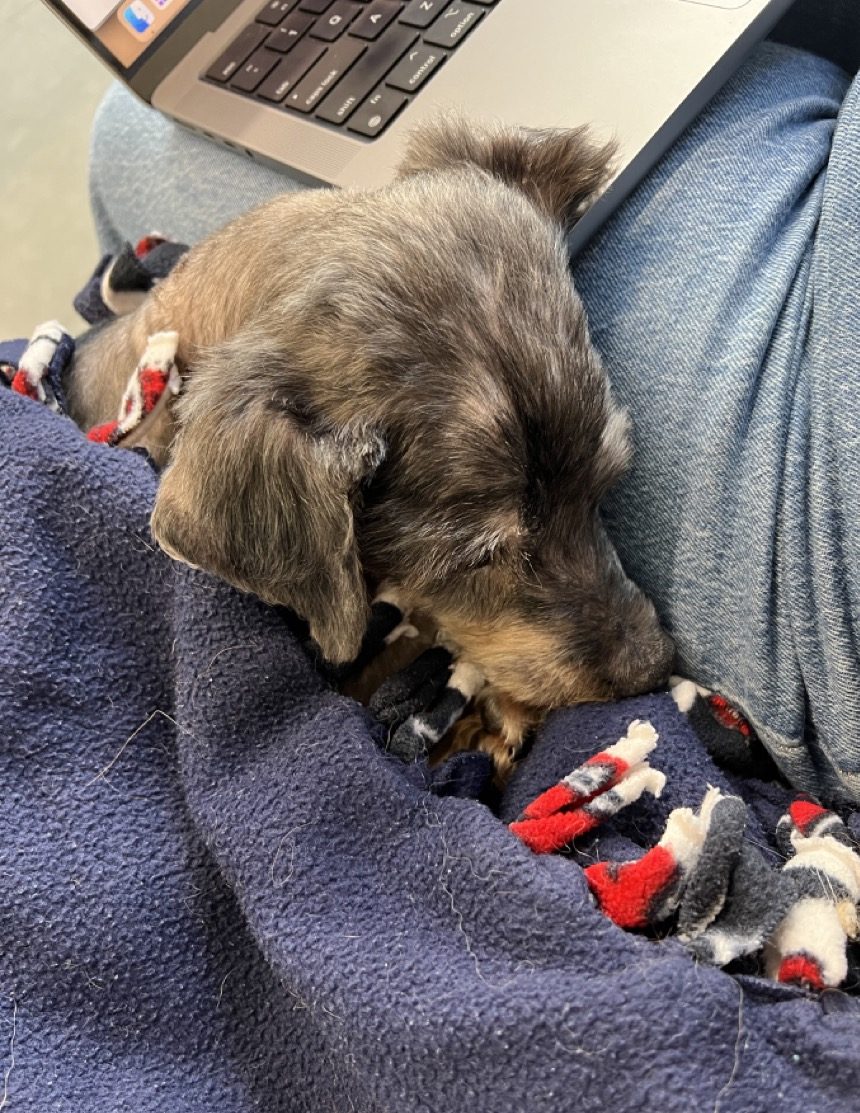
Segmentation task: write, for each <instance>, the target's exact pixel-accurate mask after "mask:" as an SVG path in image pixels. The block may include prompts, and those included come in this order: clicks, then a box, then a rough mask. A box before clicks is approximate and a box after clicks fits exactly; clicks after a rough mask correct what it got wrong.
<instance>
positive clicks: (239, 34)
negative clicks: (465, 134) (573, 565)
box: [45, 0, 792, 250]
mask: <svg viewBox="0 0 860 1113" xmlns="http://www.w3.org/2000/svg"><path fill="white" fill-rule="evenodd" d="M45 2H46V3H48V4H49V6H50V7H52V8H53V9H54V10H55V11H56V12H57V14H58V15H60V17H61V18H62V19H63V20H64V21H65V22H66V23H67V24H69V25H70V26H71V27H72V28H73V29H74V30H75V31H76V32H77V34H78V35H79V36H80V37H81V38H82V39H83V40H84V41H85V42H86V43H87V45H89V46H90V47H91V48H92V49H93V50H94V51H95V52H96V53H97V54H98V55H99V56H100V57H101V58H102V59H103V60H104V61H105V62H106V63H107V64H108V65H109V66H110V67H111V69H113V70H114V72H115V73H116V74H117V75H118V76H119V77H120V78H121V79H122V80H123V81H124V82H125V83H126V84H127V85H128V86H129V87H130V88H131V89H132V90H133V91H134V92H136V93H137V94H138V95H139V96H141V97H142V98H144V99H145V100H147V101H149V102H151V103H152V104H153V105H155V107H156V108H158V109H160V110H161V111H162V112H164V113H166V114H167V115H168V116H172V117H173V118H174V119H176V120H178V121H179V122H180V123H182V124H184V125H185V126H186V127H189V128H192V129H193V130H195V131H198V132H202V133H203V134H205V135H207V136H209V137H210V138H212V139H216V140H218V141H219V142H221V143H225V144H227V145H228V146H230V147H234V148H237V149H239V150H241V151H243V152H244V153H245V154H247V155H249V156H250V157H251V158H258V159H262V160H265V161H267V162H273V163H276V164H279V165H281V166H285V167H289V168H290V170H291V171H293V173H294V174H296V175H298V176H299V177H301V178H304V179H307V180H308V181H309V182H314V183H319V182H325V183H328V184H330V185H335V186H357V187H373V186H378V185H380V184H382V183H384V182H385V181H387V180H388V179H390V178H391V176H392V174H393V171H394V167H395V166H396V165H397V163H398V161H399V159H400V155H401V151H402V148H403V143H404V139H405V137H406V135H407V133H408V132H409V130H410V129H411V128H412V127H413V125H415V124H416V123H418V122H419V121H420V120H423V119H425V118H427V117H429V116H436V115H438V114H439V113H440V112H441V113H444V112H450V111H454V110H456V111H458V112H461V113H465V114H467V115H470V116H474V117H476V118H480V119H494V120H502V121H505V122H508V123H517V124H526V125H528V126H531V127H571V126H575V125H578V124H582V123H590V124H592V125H593V126H594V127H595V129H596V131H597V133H598V134H599V135H602V136H606V137H609V136H612V137H614V138H615V139H616V141H617V142H618V144H619V149H620V156H621V157H620V161H619V168H618V174H617V177H616V179H615V181H614V182H613V183H612V185H611V187H610V188H609V189H608V190H607V191H606V193H605V194H604V196H603V197H602V198H601V199H600V201H598V203H597V204H596V205H595V206H594V208H593V209H592V210H591V211H590V212H589V213H588V214H587V216H586V218H585V219H584V220H582V221H581V222H580V224H579V225H578V226H577V228H576V230H575V233H574V237H573V239H572V242H571V247H572V249H573V250H576V249H577V248H578V247H580V246H581V245H582V244H583V243H584V242H585V241H586V240H587V239H588V237H589V236H590V235H591V234H592V233H593V231H594V230H595V228H597V227H598V226H599V224H600V223H601V222H602V221H603V220H604V219H605V218H606V216H607V215H608V214H609V213H610V212H611V210H612V209H613V208H614V207H615V205H617V204H618V202H619V201H620V200H621V199H622V198H623V197H624V196H626V195H627V193H629V192H630V190H631V189H632V188H633V186H634V185H635V184H636V183H637V182H638V181H639V180H640V179H641V177H642V176H643V174H644V173H645V172H646V171H647V170H648V169H649V168H650V167H651V166H652V165H653V164H654V162H656V160H657V158H658V157H659V156H660V154H662V152H663V151H664V150H665V149H666V148H667V147H668V146H669V144H670V143H671V141H672V140H673V139H674V138H675V137H676V136H677V135H678V134H679V133H680V132H681V130H682V129H683V128H684V127H685V126H686V124H688V123H689V122H690V120H691V119H692V118H693V117H694V116H695V114H696V113H697V112H698V111H699V110H700V109H701V108H702V106H703V105H704V104H705V103H706V101H707V100H708V99H709V98H710V97H711V96H712V95H713V94H714V93H715V92H716V90H717V89H718V88H719V87H720V85H721V84H722V83H723V82H724V81H725V80H726V79H727V78H728V77H729V76H730V75H731V74H732V72H733V71H734V70H735V69H736V68H737V66H738V65H739V64H740V62H741V60H742V59H743V57H744V55H745V54H746V52H747V51H748V50H749V49H750V47H752V46H753V45H754V44H755V43H756V42H757V41H758V40H759V39H761V38H763V37H764V36H765V35H766V34H767V33H768V31H769V30H770V29H771V28H772V26H773V25H774V24H775V23H776V21H777V20H778V18H779V17H780V16H781V15H782V14H783V13H784V12H785V11H786V10H787V9H788V8H789V7H790V5H791V3H792V0H120V2H119V3H117V0H45Z"/></svg>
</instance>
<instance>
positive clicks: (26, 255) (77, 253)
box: [0, 0, 111, 339]
mask: <svg viewBox="0 0 860 1113" xmlns="http://www.w3.org/2000/svg"><path fill="white" fill-rule="evenodd" d="M0 44H2V46H3V58H4V60H5V64H4V71H5V72H4V80H3V84H2V88H0V168H2V169H0V245H2V248H0V251H2V255H0V339H8V338H10V337H14V336H29V335H30V333H31V332H32V331H33V329H34V328H35V326H36V325H38V324H39V323H41V322H42V321H46V320H50V319H51V318H56V319H57V320H59V321H60V322H61V323H62V324H64V325H65V326H66V327H67V328H68V329H70V331H72V332H77V331H78V330H79V329H81V328H82V327H83V326H82V323H81V321H80V319H79V318H78V317H77V315H76V314H75V312H74V311H73V309H72V297H73V295H74V294H75V293H76V292H77V290H78V289H79V288H80V286H81V285H82V284H83V282H84V281H85V280H86V278H87V277H88V276H89V273H90V272H91V270H92V268H93V267H94V266H95V264H96V262H97V261H98V246H97V244H96V238H95V233H94V231H93V227H92V221H91V219H90V213H89V205H88V201H87V148H88V144H89V130H90V122H91V120H92V117H93V112H94V111H95V108H96V105H97V104H98V102H99V100H100V99H101V96H102V94H103V93H104V91H105V89H106V88H107V86H108V84H109V83H110V80H111V76H110V74H109V72H108V71H107V69H105V67H104V66H103V65H102V64H101V63H100V62H99V61H98V59H96V58H95V57H94V56H93V55H92V54H90V53H89V52H88V51H87V49H86V48H85V47H84V46H83V45H82V44H81V43H80V42H78V40H77V39H76V38H75V37H74V36H73V35H72V34H71V33H70V32H69V31H68V30H67V29H66V28H65V27H64V26H63V25H62V24H61V23H60V22H59V20H58V19H57V18H56V17H55V16H54V15H53V14H52V12H51V11H50V10H49V9H48V8H46V7H45V6H44V5H43V4H42V3H41V2H40V0H0Z"/></svg>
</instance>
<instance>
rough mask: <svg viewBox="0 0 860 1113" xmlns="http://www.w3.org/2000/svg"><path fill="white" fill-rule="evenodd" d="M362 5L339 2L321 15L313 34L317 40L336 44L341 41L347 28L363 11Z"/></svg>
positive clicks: (346, 1)
mask: <svg viewBox="0 0 860 1113" xmlns="http://www.w3.org/2000/svg"><path fill="white" fill-rule="evenodd" d="M361 8H362V5H361V4H354V3H350V2H349V0H337V3H336V4H335V6H334V7H333V8H330V9H329V10H328V11H327V12H326V13H325V14H324V15H321V16H320V17H319V19H318V20H317V21H316V23H315V24H314V27H313V30H312V31H311V34H312V35H313V37H314V38H315V39H325V40H326V42H334V40H335V39H339V38H340V36H341V35H342V34H343V33H344V31H345V30H346V29H347V27H348V26H349V25H350V23H352V21H353V20H354V19H355V17H356V16H357V15H358V13H359V12H360V11H361Z"/></svg>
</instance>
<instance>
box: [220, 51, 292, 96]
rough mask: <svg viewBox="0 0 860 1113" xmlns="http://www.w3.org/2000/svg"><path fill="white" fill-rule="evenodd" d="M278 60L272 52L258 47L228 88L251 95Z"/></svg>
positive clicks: (277, 56)
mask: <svg viewBox="0 0 860 1113" xmlns="http://www.w3.org/2000/svg"><path fill="white" fill-rule="evenodd" d="M279 59H280V55H279V54H276V53H275V51H274V50H266V48H265V47H260V49H259V50H255V51H254V53H253V54H252V55H251V57H250V58H249V59H248V61H247V62H246V63H245V65H244V66H242V68H241V69H240V70H239V72H238V73H237V74H236V76H235V77H234V78H233V80H232V81H231V82H230V88H231V89H238V90H239V91H240V92H241V93H253V91H254V90H255V89H256V88H257V86H258V85H259V84H260V82H261V81H262V80H263V78H264V77H268V75H269V74H270V73H271V72H272V70H273V69H274V68H275V65H276V64H277V62H278V61H279Z"/></svg>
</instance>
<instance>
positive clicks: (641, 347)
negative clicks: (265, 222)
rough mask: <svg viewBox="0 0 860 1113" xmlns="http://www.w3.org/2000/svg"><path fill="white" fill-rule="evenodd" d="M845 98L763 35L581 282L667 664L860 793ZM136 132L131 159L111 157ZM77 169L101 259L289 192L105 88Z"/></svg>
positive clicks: (616, 500) (835, 785)
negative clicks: (130, 242)
mask: <svg viewBox="0 0 860 1113" xmlns="http://www.w3.org/2000/svg"><path fill="white" fill-rule="evenodd" d="M848 89H849V81H848V78H847V77H846V76H845V75H844V73H843V72H842V71H841V70H839V69H837V68H836V67H835V66H833V65H831V64H830V63H828V62H826V61H823V60H822V59H820V58H817V57H814V56H812V55H809V54H805V53H803V52H801V51H798V50H793V49H791V48H789V47H785V46H776V45H773V44H765V45H764V46H763V47H761V48H760V49H759V50H758V51H757V52H756V53H755V54H754V55H753V56H752V58H751V59H750V61H749V62H748V63H747V65H746V66H745V67H744V69H743V70H742V71H741V72H740V73H739V74H738V75H737V77H736V78H735V79H734V80H733V81H732V83H731V84H730V85H729V86H728V87H727V88H726V89H725V90H724V92H723V93H722V94H721V95H720V96H719V97H718V98H717V100H715V101H714V102H713V103H712V105H711V106H710V108H709V109H708V110H707V111H706V112H705V113H704V114H703V115H702V116H701V117H700V118H699V120H698V121H697V122H696V124H695V125H694V126H693V127H692V128H690V129H689V131H688V132H687V133H686V134H685V135H684V137H682V139H681V140H680V141H679V142H678V143H677V144H676V145H675V147H674V148H673V149H672V151H671V152H670V153H669V155H668V156H667V157H666V158H665V159H664V160H663V161H662V162H661V163H660V165H659V166H658V167H657V168H656V169H655V170H654V171H653V172H652V173H651V175H650V176H649V177H648V179H647V180H646V181H645V182H644V183H643V185H642V186H641V187H640V188H639V190H638V191H637V192H636V193H635V194H634V195H633V197H632V198H630V200H629V201H628V202H626V203H625V205H624V206H623V208H622V209H621V210H620V211H619V213H618V214H617V216H616V217H615V218H614V219H613V220H612V221H611V223H610V224H609V225H608V226H607V227H606V228H605V230H604V231H603V232H602V233H601V235H600V236H599V238H598V239H597V240H596V241H595V242H594V243H593V245H592V246H591V247H590V248H589V250H588V251H587V252H586V254H584V255H583V256H582V257H581V258H580V259H579V260H578V261H577V263H576V267H575V278H576V282H577V285H578V287H579V289H580V291H581V292H582V294H583V296H584V298H585V300H586V303H587V305H588V309H589V314H590V319H591V322H592V330H593V335H594V339H595V342H596V344H597V346H598V348H599V349H600V350H601V352H602V353H603V354H604V356H605V359H606V362H607V365H608V367H609V371H610V375H611V377H612V380H613V383H614V385H615V389H616V393H617V395H618V397H619V398H620V400H621V401H623V402H624V403H625V404H626V405H627V406H629V408H630V410H631V413H632V415H633V418H634V423H635V430H636V446H637V451H636V458H635V464H634V468H633V470H632V473H631V475H630V476H629V477H628V478H627V479H626V480H625V481H624V482H623V484H622V485H621V486H620V487H619V488H618V490H617V492H616V493H615V494H614V495H613V496H612V497H611V499H610V500H609V501H608V503H607V507H606V516H607V522H608V524H609V527H610V530H611V532H612V534H613V536H614V538H615V540H616V543H617V545H618V548H619V551H620V553H621V556H622V559H623V561H624V562H625V565H626V566H627V568H628V569H629V571H630V573H631V575H632V576H633V577H634V578H635V579H637V580H638V581H639V582H640V583H641V584H642V585H643V587H644V588H645V589H646V590H647V591H648V592H650V593H651V595H652V596H653V597H654V599H655V601H656V602H657V605H658V607H659V609H660V611H661V613H662V614H663V616H664V617H665V619H666V621H667V624H668V625H669V627H670V628H671V630H672V633H673V634H674V636H675V638H676V639H677V642H678V647H679V655H680V660H679V671H681V672H683V673H685V674H687V675H691V676H693V677H695V678H696V679H697V680H700V681H701V682H702V683H705V684H708V685H710V686H713V687H716V688H718V689H720V690H721V691H723V692H725V693H726V695H728V696H729V697H730V698H731V699H733V700H736V701H737V702H738V703H739V704H740V705H741V706H742V707H743V708H744V710H745V711H746V713H747V714H748V715H749V717H750V718H751V720H752V721H753V723H754V725H755V726H756V728H757V729H758V730H759V732H760V733H761V735H762V737H763V739H764V741H765V743H766V744H767V745H768V747H769V748H770V750H771V752H772V753H773V754H774V756H775V757H776V759H777V761H778V762H779V764H780V766H781V767H782V769H783V770H784V771H785V772H786V774H788V775H789V776H790V777H791V779H792V780H793V781H794V782H795V783H796V784H797V785H798V786H800V787H802V788H805V789H807V790H810V791H814V792H819V793H824V794H827V795H831V794H833V793H835V792H841V793H842V794H844V795H847V796H850V797H852V798H853V799H855V800H860V707H858V706H857V699H856V696H857V692H858V688H860V684H858V680H860V661H858V649H857V647H856V639H855V637H854V632H853V623H854V616H855V615H860V600H858V599H857V598H856V596H857V595H858V594H860V520H858V515H857V514H856V513H853V505H852V494H853V492H854V490H855V489H856V487H857V484H858V479H860V454H858V452H857V451H856V441H857V438H858V431H860V422H858V420H857V415H856V412H855V410H856V404H855V403H854V398H855V396H856V393H857V392H856V381H857V378H858V375H860V369H858V368H857V360H856V358H855V356H854V353H855V352H857V351H858V350H860V310H858V308H857V307H858V306H860V297H858V294H860V290H858V289H857V287H858V284H860V200H858V199H857V197H856V193H857V189H856V185H857V177H858V172H857V169H856V167H857V166H858V164H860V108H858V98H860V86H858V85H857V84H855V86H854V88H853V89H852V90H851V92H850V94H849V95H848V96H847V99H846V93H847V92H848ZM843 100H844V102H845V103H844V107H843V108H842V114H841V116H840V117H839V120H838V125H837V116H838V114H839V112H840V107H841V106H842V104H843ZM834 133H835V139H834ZM132 142H133V144H134V147H133V149H136V150H137V151H139V152H140V156H139V157H138V158H137V159H136V160H135V162H134V164H130V163H129V162H128V160H126V159H125V158H124V157H121V152H123V151H124V150H127V149H128V144H130V143H132ZM831 145H832V147H833V154H832V157H831ZM828 160H829V166H828ZM92 168H93V169H92V193H93V206H94V211H95V215H96V220H97V225H98V228H99V233H100V236H101V239H102V243H103V245H104V247H105V249H106V250H115V249H116V247H117V246H118V245H119V242H120V241H121V240H123V239H134V238H136V237H137V236H139V235H142V234H144V233H146V232H149V231H151V230H153V229H158V230H160V231H162V232H164V233H166V234H168V235H171V236H174V237H175V238H177V239H181V240H184V241H185V242H193V241H194V240H195V239H198V238H199V237H200V236H201V235H203V234H204V233H205V232H207V231H208V230H210V229H212V228H215V227H217V226H218V225H220V224H221V223H223V222H224V221H225V220H227V219H228V218H230V217H231V216H233V215H234V214H235V213H237V212H239V211H241V210H243V209H246V208H248V207H250V206H251V205H253V204H256V203H258V202H260V201H262V200H264V199H266V198H268V197H270V196H272V195H273V194H275V193H277V192H279V191H282V190H284V189H288V188H295V183H294V182H292V181H291V180H290V179H289V178H288V177H286V176H285V175H282V174H279V173H278V172H276V171H273V170H270V169H267V168H264V167H261V166H259V165H255V164H253V163H251V162H249V161H248V160H246V159H243V158H241V157H239V156H237V155H234V154H233V153H232V152H230V151H226V150H221V149H219V148H217V147H215V146H213V145H212V144H210V143H208V142H206V141H204V140H201V139H199V138H197V137H195V136H192V135H190V134H187V133H186V132H184V131H183V130H182V129H180V128H177V127H176V126H175V125H173V124H171V123H169V122H168V121H166V120H163V119H162V118H160V117H158V116H157V115H156V114H154V113H151V112H149V111H148V110H147V109H145V108H144V107H143V106H141V105H140V104H138V103H137V102H136V101H134V100H132V98H130V97H129V96H128V95H127V94H125V93H124V92H122V91H121V90H119V89H116V90H113V91H112V92H111V93H110V94H109V95H108V97H107V99H106V101H105V102H104V104H103V106H102V109H101V111H100V114H99V116H98V118H97V121H96V126H95V131H94V140H93V162H92ZM825 171H827V173H825ZM852 183H854V188H853V189H852Z"/></svg>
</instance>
